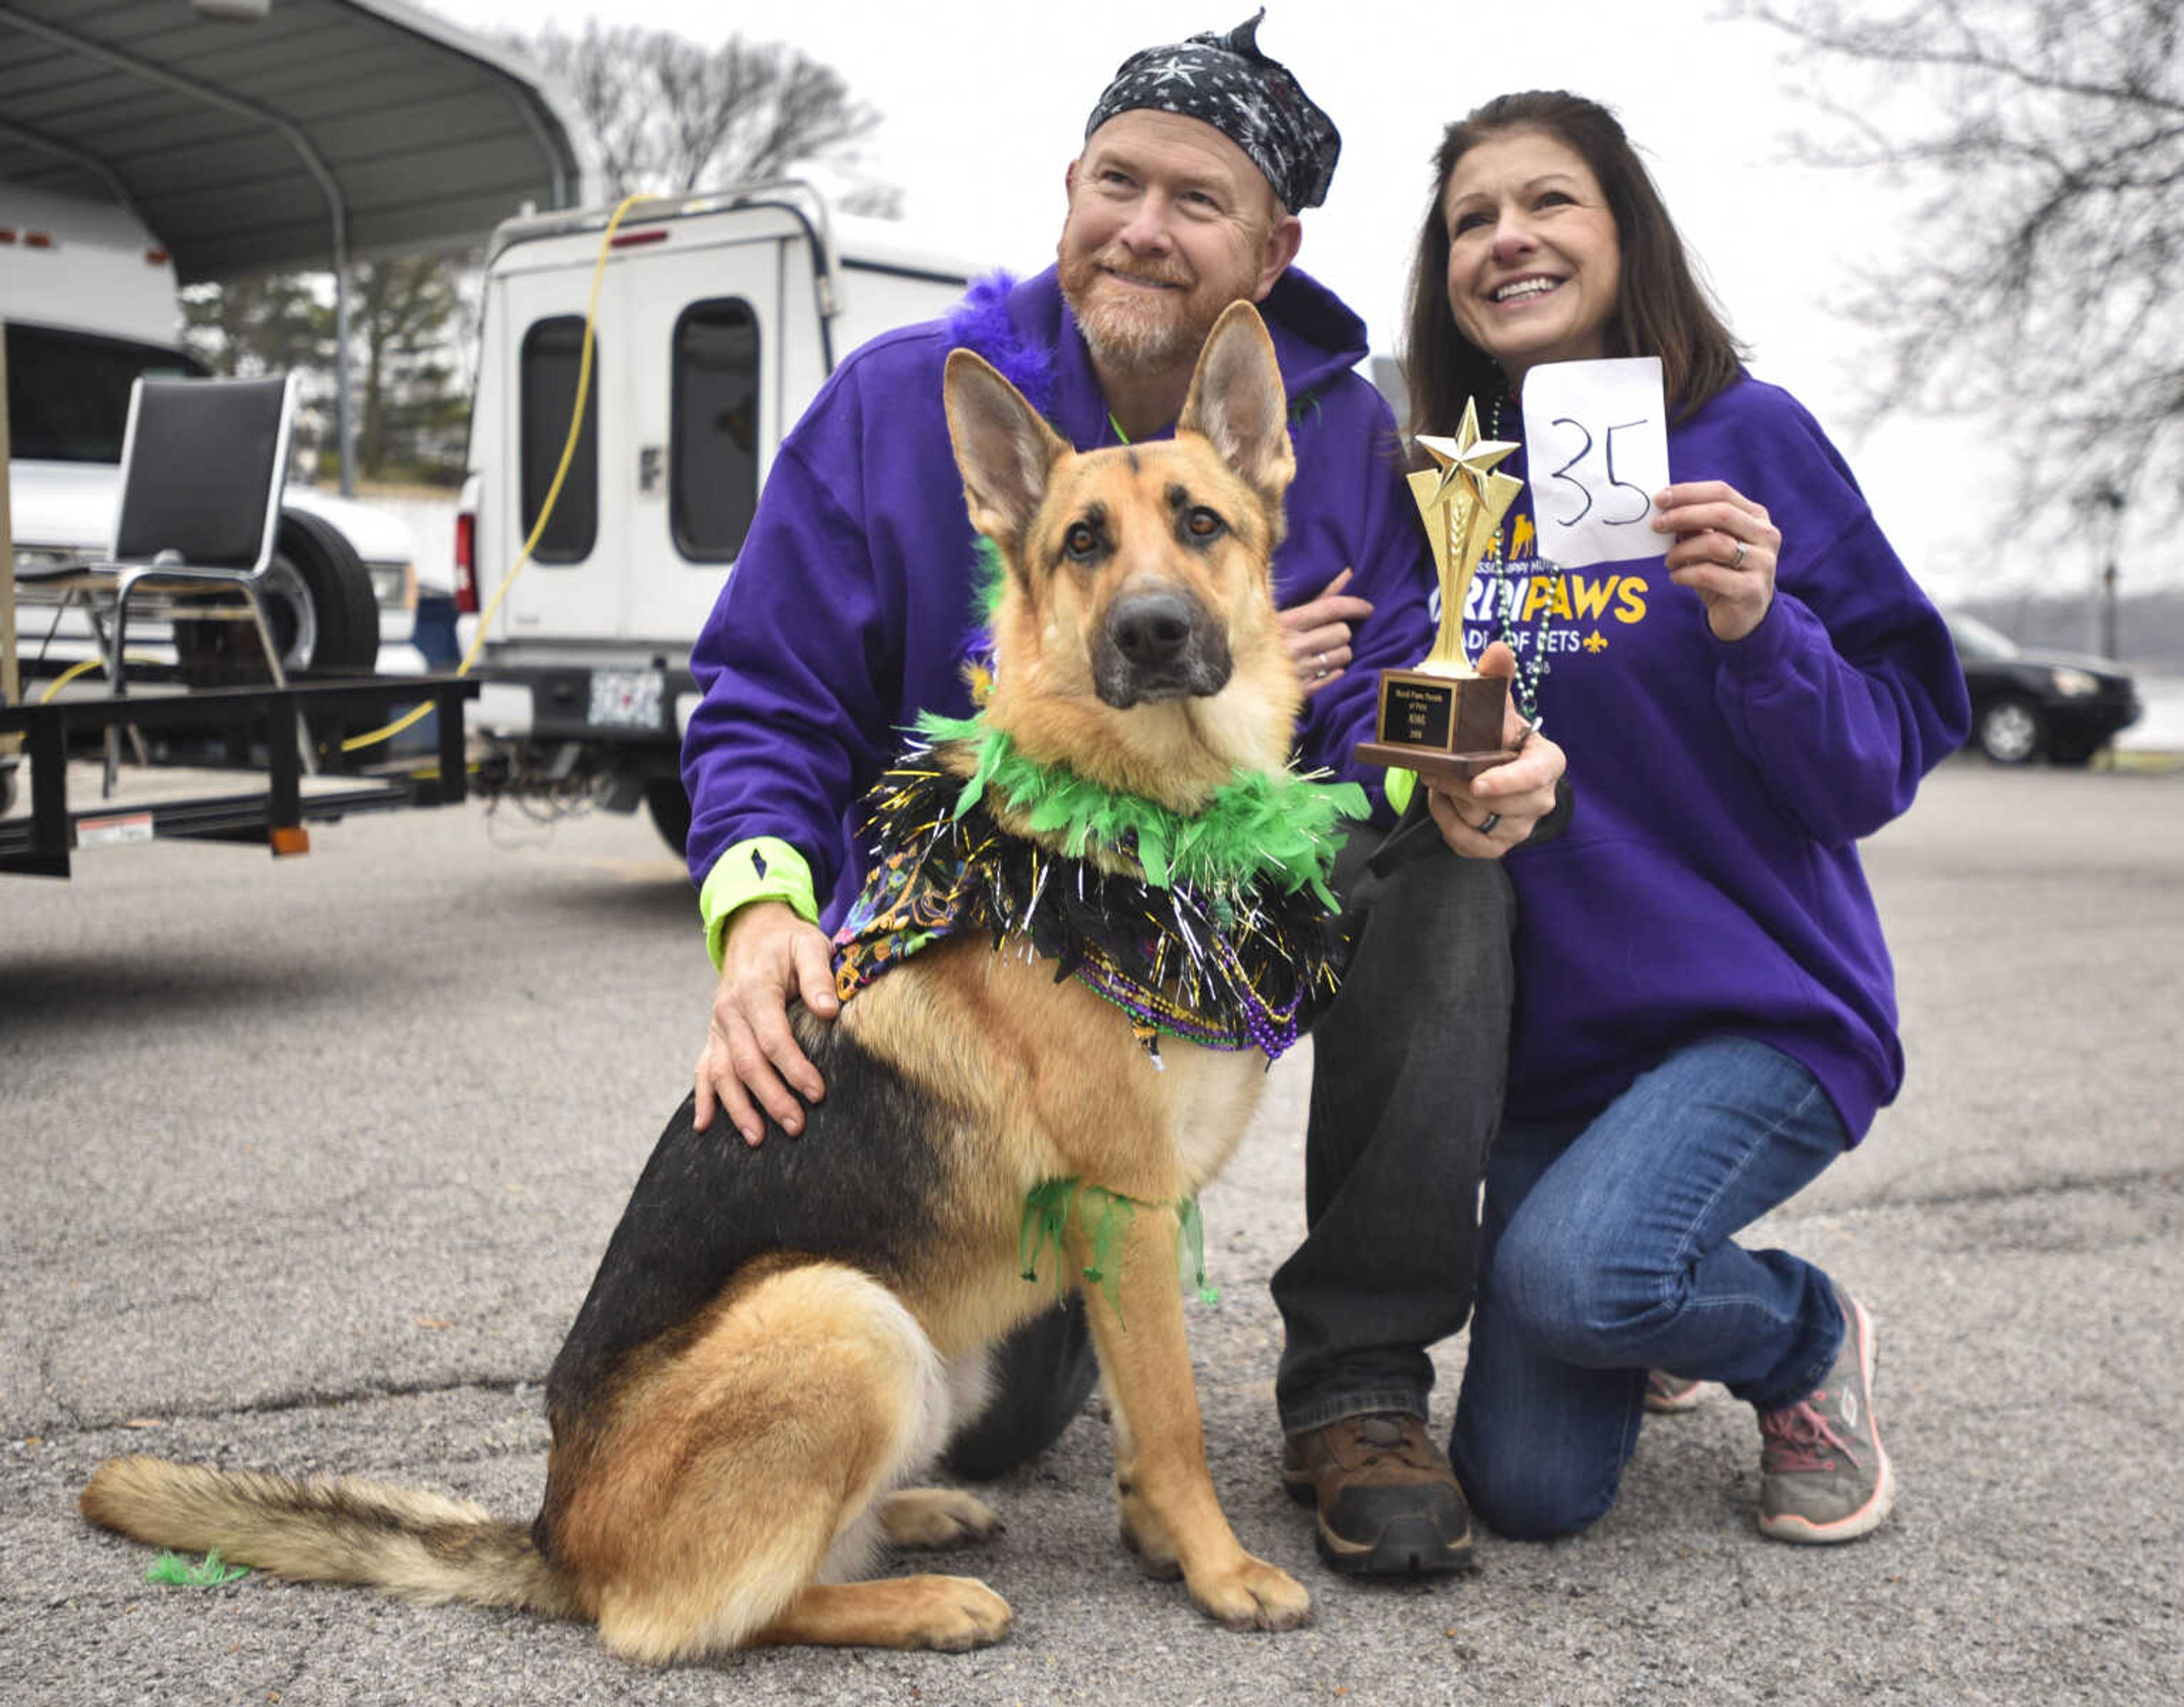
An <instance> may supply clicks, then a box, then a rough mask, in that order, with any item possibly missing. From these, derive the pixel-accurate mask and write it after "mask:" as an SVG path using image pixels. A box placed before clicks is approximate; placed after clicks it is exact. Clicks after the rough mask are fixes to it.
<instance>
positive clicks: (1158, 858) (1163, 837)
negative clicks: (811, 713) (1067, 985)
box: [917, 712, 1368, 911]
mask: <svg viewBox="0 0 2184 1707" xmlns="http://www.w3.org/2000/svg"><path fill="white" fill-rule="evenodd" d="M917 731H918V733H919V734H920V735H922V736H923V737H925V738H926V739H927V740H928V741H930V742H933V744H934V745H935V746H939V745H940V744H941V743H943V742H960V743H961V744H962V745H963V746H964V747H966V748H968V749H970V750H971V751H972V752H973V753H976V754H977V755H978V765H977V768H976V769H975V770H973V771H972V774H971V776H970V779H969V780H968V781H966V782H965V783H964V785H963V792H962V793H961V796H960V797H958V798H957V800H956V816H957V817H959V818H960V817H961V816H962V815H964V814H965V813H967V812H968V811H969V810H970V809H972V807H973V806H975V805H977V804H978V801H979V800H980V798H983V795H984V794H985V792H986V791H987V790H988V789H989V788H990V789H992V790H993V791H994V792H995V795H996V796H997V797H998V798H1000V800H1001V801H1002V802H1003V803H1005V804H1006V808H1007V809H1008V810H1009V812H1010V813H1011V814H1012V815H1016V816H1017V817H1019V818H1021V819H1022V820H1023V822H1024V823H1025V824H1026V825H1027V826H1028V827H1029V828H1030V829H1032V830H1034V831H1037V832H1038V833H1039V834H1041V835H1059V836H1061V838H1062V851H1063V852H1065V853H1067V854H1068V855H1069V857H1070V858H1072V859H1083V858H1084V855H1085V854H1086V853H1088V852H1089V851H1090V850H1091V849H1093V848H1095V847H1096V848H1100V850H1102V851H1104V852H1106V853H1113V854H1119V855H1121V856H1123V857H1124V858H1128V859H1135V860H1136V861H1137V863H1138V864H1139V866H1140V867H1142V868H1143V870H1144V871H1145V881H1146V882H1148V883H1150V884H1151V885H1152V886H1153V887H1155V888H1156V889H1166V888H1167V887H1171V886H1172V885H1174V884H1183V885H1185V886H1188V887H1194V888H1200V889H1204V890H1206V891H1207V892H1210V893H1220V892H1235V891H1238V890H1241V889H1245V888H1249V887H1251V886H1253V885H1255V884H1257V883H1261V882H1267V883H1272V884H1273V885H1275V886H1276V887H1279V889H1280V890H1281V891H1282V892H1284V894H1294V893H1295V892H1296V891H1298V890H1300V889H1304V888H1309V889H1311V890H1312V893H1313V894H1314V895H1315V896H1316V897H1317V898H1318V900H1319V901H1320V903H1321V904H1323V906H1325V907H1326V908H1328V909H1329V911H1332V910H1334V908H1335V906H1336V902H1335V898H1334V893H1333V892H1332V891H1330V890H1329V888H1328V887H1327V874H1328V873H1329V870H1332V869H1333V867H1334V856H1335V854H1336V853H1337V852H1338V851H1340V831H1341V826H1342V822H1343V820H1346V819H1357V818H1363V817H1364V816H1365V815H1366V814H1367V812H1368V806H1367V804H1366V801H1365V791H1364V790H1363V789H1362V788H1361V787H1358V786H1357V784H1356V783H1355V782H1317V781H1312V780H1311V779H1310V778H1307V777H1302V776H1268V775H1266V774H1265V773H1264V772H1263V771H1256V770H1244V769H1242V768H1241V767H1239V768H1238V770H1237V771H1236V774H1235V776H1234V778H1233V779H1232V780H1231V781H1228V782H1225V783H1223V785H1222V786H1221V787H1218V788H1217V789H1215V790H1214V791H1213V798H1212V799H1211V800H1210V801H1208V802H1207V803H1206V809H1205V810H1203V811H1202V812H1199V813H1197V814H1195V815H1192V816H1190V817H1185V816H1184V815H1183V814H1182V813H1179V812H1177V811H1174V810H1173V809H1171V808H1169V807H1166V806H1163V805H1162V804H1161V803H1159V802H1158V801H1155V800H1147V799H1145V798H1144V797H1143V796H1141V795H1137V794H1125V793H1123V792H1119V791H1118V790H1115V789H1111V788H1107V787H1103V786H1102V785H1101V784H1100V783H1097V782H1095V781H1090V780H1089V778H1086V777H1083V776H1078V774H1077V773H1076V772H1075V771H1073V770H1070V769H1069V768H1068V767H1067V765H1041V764H1039V762H1038V761H1037V760H1035V759H1027V758H1025V757H1024V756H1023V754H1022V753H1019V752H1017V748H1016V743H1015V742H1013V741H1011V739H1010V738H1009V737H1008V736H1007V735H1006V733H1005V732H1004V731H1000V730H999V729H995V728H994V727H992V726H990V725H989V724H988V723H987V721H986V720H985V718H984V716H983V714H978V715H973V716H971V717H964V718H957V717H943V716H940V715H939V714H937V713H934V712H927V713H925V714H922V715H921V716H920V717H919V718H918V720H917Z"/></svg>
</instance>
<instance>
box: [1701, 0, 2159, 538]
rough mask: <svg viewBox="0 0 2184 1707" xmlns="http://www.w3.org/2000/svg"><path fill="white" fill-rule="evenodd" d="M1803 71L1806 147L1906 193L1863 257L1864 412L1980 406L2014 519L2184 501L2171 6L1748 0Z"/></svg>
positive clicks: (1821, 160) (2026, 0) (1820, 160)
mask: <svg viewBox="0 0 2184 1707" xmlns="http://www.w3.org/2000/svg"><path fill="white" fill-rule="evenodd" d="M1739 10H1740V11H1741V14H1742V15H1745V16H1747V17H1750V18H1753V19H1758V20H1760V21H1762V22H1764V23H1766V24H1769V25H1772V26H1773V27H1774V28H1775V29H1777V30H1779V31H1781V32H1782V35H1783V36H1784V37H1785V39H1786V41H1787V42H1789V43H1791V51H1792V53H1793V55H1794V57H1795V58H1797V60H1798V61H1799V62H1800V63H1801V64H1802V65H1804V66H1807V67H1808V68H1811V70H1816V71H1817V72H1818V74H1819V75H1818V78H1817V82H1816V85H1815V86H1814V92H1813V94H1812V97H1811V98H1812V101H1813V105H1814V111H1815V113H1816V114H1817V115H1818V117H1817V121H1816V123H1815V124H1814V125H1813V126H1811V127H1809V128H1808V130H1807V131H1806V133H1805V134H1804V135H1803V136H1802V137H1801V138H1800V139H1799V143H1798V153H1799V154H1800V156H1801V158H1804V159H1805V160H1807V161H1808V162H1811V163H1814V164H1821V165H1825V166H1832V167H1840V168H1843V169H1845V170H1860V171H1865V172H1880V173H1885V174H1886V175H1888V178H1889V180H1890V181H1892V182H1893V183H1895V184H1897V185H1900V186H1903V187H1905V188H1906V189H1908V192H1910V194H1911V195H1912V197H1914V203H1915V209H1916V219H1915V220H1914V224H1913V225H1912V226H1911V229H1912V231H1914V232H1915V233H1916V237H1915V241H1914V244H1913V245H1912V246H1911V248H1912V252H1911V253H1904V254H1891V255H1889V256H1887V257H1886V258H1885V259H1883V260H1881V261H1880V262H1877V263H1875V264H1869V265H1868V266H1867V267H1866V268H1864V270H1863V271H1862V274H1861V283H1860V286H1859V289H1858V292H1857V293H1856V295H1855V297H1854V298H1853V301H1851V302H1850V303H1847V305H1846V307H1847V312H1848V313H1849V314H1852V315H1853V316H1854V317H1855V318H1856V319H1858V320H1859V321H1861V322H1862V323H1864V324H1865V325H1869V326H1870V327H1871V328H1872V329H1873V333H1874V337H1875V344H1876V346H1877V355H1878V360H1877V361H1876V363H1875V366H1874V369H1873V378H1872V380H1871V381H1870V382H1869V384H1868V386H1866V388H1865V389H1866V396H1865V399H1864V402H1865V409H1864V414H1866V416H1867V418H1868V420H1873V419H1877V418H1878V417H1880V416H1881V415H1883V414H1889V413H1892V412H1896V411H1899V410H1918V411H1924V412H1932V413H1939V414H1969V415H1975V416H1977V415H1986V416H1991V417H1992V418H1994V419H1995V420H1996V421H1997V425H2000V426H2002V427H2003V429H2004V430H2005V431H2006V433H2007V436H2008V438H2009V442H2010V443H2011V444H2012V446H2013V447H2014V448H2015V449H2016V450H2017V452H2018V454H2019V460H2020V466H2021V470H2022V474H2023V479H2022V482H2021V486H2020V491H2021V492H2022V494H2023V501H2022V503H2021V505H2020V514H2019V515H2018V516H2017V517H2015V518H2014V520H2016V521H2018V522H2020V523H2021V522H2022V521H2024V520H2026V519H2027V518H2029V517H2030V516H2031V514H2036V513H2039V512H2042V511H2045V512H2047V513H2048V514H2050V515H2051V516H2053V515H2057V514H2066V513H2067V512H2068V511H2069V509H2070V506H2071V504H2072V503H2074V501H2075V498H2076V497H2077V495H2078V494H2081V493H2082V492H2087V491H2088V490H2096V489H2100V488H2103V487H2112V488H2113V489H2114V490H2115V491H2117V492H2123V493H2126V494H2127V495H2128V496H2129V498H2130V499H2131V502H2132V503H2133V504H2134V505H2135V506H2137V507H2138V508H2140V509H2142V512H2144V513H2145V514H2148V515H2150V516H2158V517H2159V518H2161V519H2163V520H2173V519H2175V518H2176V516H2177V515H2179V514H2184V297H2180V294H2179V293H2178V292H2176V291H2175V290H2174V289H2173V288H2172V284H2171V281H2172V279H2173V277H2174V275H2175V270H2176V264H2177V262H2178V261H2179V259H2181V258H2184V0H1919V3H1917V4H1910V3H1908V0H1745V3H1743V4H1742V5H1741V7H1740V8H1739Z"/></svg>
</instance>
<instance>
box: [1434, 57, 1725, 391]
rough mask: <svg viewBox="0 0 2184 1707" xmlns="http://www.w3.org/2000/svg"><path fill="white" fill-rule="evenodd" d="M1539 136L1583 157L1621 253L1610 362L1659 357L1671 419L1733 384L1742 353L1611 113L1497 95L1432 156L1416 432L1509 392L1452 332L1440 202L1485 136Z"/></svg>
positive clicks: (1556, 99) (1491, 363)
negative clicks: (1473, 401)
mask: <svg viewBox="0 0 2184 1707" xmlns="http://www.w3.org/2000/svg"><path fill="white" fill-rule="evenodd" d="M1505 131H1541V132H1544V133H1545V134H1546V135H1547V136H1552V137H1553V138H1554V139H1555V140H1556V141H1557V142H1560V143H1562V144H1563V146H1564V147H1568V149H1570V150H1571V151H1572V152H1573V153H1576V154H1578V155H1580V156H1581V157H1582V158H1584V160H1585V164H1586V165H1588V166H1590V167H1591V169H1592V175H1593V176H1594V177H1595V178H1596V179H1598V180H1599V182H1600V187H1601V190H1602V193H1603V194H1604V195H1605V196H1606V197H1607V210H1608V212H1609V214H1612V215H1613V218H1614V220H1615V235H1616V239H1617V242H1618V243H1619V245H1620V247H1621V250H1622V266H1621V270H1620V282H1619V286H1618V287H1617V291H1616V304H1615V312H1614V314H1613V315H1612V316H1611V317H1610V319H1609V320H1608V324H1607V353H1608V354H1609V355H1611V356H1658V357H1659V358H1660V359H1661V378H1662V382H1663V389H1664V390H1665V391H1666V392H1667V393H1668V398H1669V409H1670V412H1671V413H1672V414H1676V415H1686V414H1690V413H1691V411H1692V410H1694V409H1697V408H1698V407H1699V406H1700V405H1701V404H1702V403H1706V402H1707V401H1708V399H1709V398H1713V397H1714V396H1715V395H1716V394H1717V393H1719V392H1722V391H1724V390H1726V389H1727V388H1728V387H1729V386H1730V385H1731V384H1733V383H1734V382H1735V381H1736V377H1737V374H1738V371H1739V363H1740V362H1741V359H1742V356H1743V351H1742V350H1741V348H1739V346H1738V344H1737V342H1736V337H1735V336H1733V335H1732V334H1731V333H1730V330H1729V327H1728V325H1727V324H1726V323H1725V322H1724V320H1723V319H1722V315H1721V311H1720V309H1718V308H1717V307H1716V306H1715V305H1714V302H1713V297H1711V296H1710V295H1709V294H1708V291H1707V289H1706V287H1705V286H1703V285H1702V284H1701V283H1700V282H1699V281H1698V278H1697V275H1695V274H1694V273H1693V271H1692V270H1691V259H1690V257H1689V256H1688V255H1686V254H1685V251H1684V240H1683V238H1682V237H1681V236H1680V235H1678V233H1677V231H1676V226H1675V222H1674V220H1671V219H1670V218H1669V210H1668V208H1667V207H1666V205H1665V204H1663V202H1662V200H1661V192H1659V191H1658V190H1657V189H1656V188H1654V186H1653V180H1652V176H1651V175H1649V174H1648V173H1647V172H1646V167H1645V163H1644V162H1643V161H1641V160H1640V159H1639V158H1638V153H1637V150H1636V149H1635V148H1633V147H1631V146H1630V138H1629V137H1627V136H1624V133H1623V126H1622V125H1620V124H1619V122H1618V121H1617V120H1616V117H1615V115H1614V114H1613V113H1611V112H1609V111H1608V110H1607V108H1605V107H1603V106H1602V105H1601V104H1600V103H1598V102H1596V101H1588V100H1586V99H1585V97H1583V96H1581V95H1572V94H1569V93H1568V92H1565V91H1563V90H1560V89H1535V90H1532V91H1529V92H1525V93H1523V94H1515V95H1502V96H1497V97H1496V98H1495V99H1493V100H1491V101H1489V102H1487V103H1486V104H1485V105H1484V106H1483V107H1479V108H1474V110H1473V111H1472V112H1470V113H1469V114H1466V115H1465V116H1464V117H1463V118H1461V119H1459V120H1457V121H1456V122H1455V123H1454V124H1453V125H1450V126H1449V127H1448V129H1447V131H1446V132H1445V133H1444V134H1443V135H1442V136H1441V142H1440V148H1439V149H1438V150H1437V151H1435V154H1434V175H1433V194H1432V196H1431V197H1430V198H1429V200H1428V201H1427V203H1426V214H1425V220H1424V223H1423V224H1422V225H1421V226H1420V227H1419V231H1418V254H1417V258H1416V259H1415V260H1414V261H1413V262H1412V271H1411V307H1410V320H1409V326H1408V334H1409V336H1408V337H1407V340H1406V342H1405V345H1404V348H1403V371H1404V376H1405V384H1406V386H1407V388H1408V390H1409V393H1410V409H1411V418H1410V421H1409V424H1408V425H1409V429H1410V431H1412V432H1448V431H1453V430H1454V428H1455V426H1456V424H1457V421H1458V420H1460V419H1461V418H1462V416H1463V405H1464V401H1465V399H1466V398H1479V400H1480V401H1481V402H1484V401H1485V400H1486V399H1487V398H1497V397H1500V396H1502V395H1503V394H1504V393H1505V392H1507V389H1508V386H1507V381H1506V380H1505V379H1504V378H1503V377H1502V369H1501V366H1500V364H1498V363H1496V361H1495V359H1493V358H1492V357H1491V356H1490V355H1488V354H1487V353H1486V352H1485V351H1484V350H1482V349H1480V348H1479V347H1478V345H1476V344H1474V343H1473V342H1471V341H1470V340H1469V339H1468V338H1467V337H1465V336H1463V333H1462V332H1461V331H1458V330H1457V325H1456V319H1455V316H1454V315H1453V314H1451V313H1450V311H1449V306H1448V244H1449V238H1448V220H1447V216H1446V214H1445V212H1444V211H1443V209H1442V206H1441V203H1442V198H1443V197H1445V196H1446V194H1447V192H1448V180H1449V174H1450V173H1451V172H1453V171H1454V170H1456V163H1457V161H1458V160H1460V159H1462V158H1463V157H1464V155H1465V154H1467V153H1469V152H1470V151H1471V150H1472V149H1473V148H1474V147H1478V145H1479V143H1481V142H1485V141H1486V140H1487V139H1488V138H1490V137H1492V136H1499V135H1501V134H1502V133H1503V132H1505Z"/></svg>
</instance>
